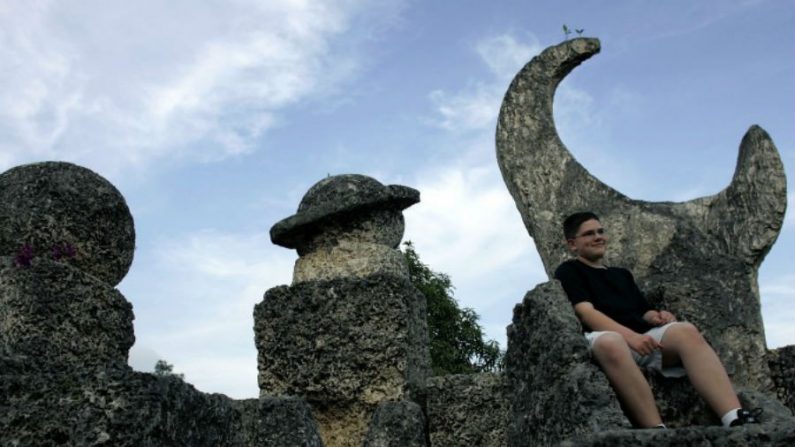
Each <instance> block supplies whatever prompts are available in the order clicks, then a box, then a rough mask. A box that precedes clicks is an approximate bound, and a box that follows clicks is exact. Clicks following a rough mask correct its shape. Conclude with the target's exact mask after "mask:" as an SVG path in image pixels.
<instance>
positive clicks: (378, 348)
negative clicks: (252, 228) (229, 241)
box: [254, 275, 429, 446]
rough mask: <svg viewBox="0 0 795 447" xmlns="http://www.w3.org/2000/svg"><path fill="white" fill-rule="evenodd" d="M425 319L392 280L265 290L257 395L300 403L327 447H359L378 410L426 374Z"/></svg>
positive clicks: (410, 293) (402, 282)
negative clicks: (296, 398)
mask: <svg viewBox="0 0 795 447" xmlns="http://www.w3.org/2000/svg"><path fill="white" fill-rule="evenodd" d="M425 313H426V309H425V297H424V296H423V295H422V294H421V293H420V292H419V291H417V290H416V289H415V288H414V287H413V286H412V285H411V283H410V282H409V281H408V280H407V279H405V278H401V277H397V276H394V275H371V276H367V277H365V278H354V279H342V278H338V279H335V280H330V281H309V282H302V283H299V284H296V285H294V286H290V287H287V286H282V287H275V288H273V289H270V290H269V291H268V292H267V293H266V294H265V297H264V299H263V300H262V302H261V303H259V304H257V306H256V308H255V311H254V321H255V326H254V332H255V334H256V335H255V337H256V344H257V349H258V351H259V360H258V365H259V385H260V390H261V393H262V394H264V395H271V394H272V395H293V396H300V397H302V398H304V399H306V401H307V402H308V403H309V404H310V405H311V406H312V408H313V411H314V413H315V417H316V418H317V419H318V423H319V424H320V430H321V432H322V433H323V439H324V441H325V442H326V444H327V445H330V446H331V445H360V444H361V442H362V436H363V435H364V433H365V431H366V429H367V424H368V423H369V421H370V418H371V417H372V413H373V411H375V408H376V406H377V405H378V404H379V403H380V402H382V401H385V400H401V399H409V398H412V397H413V395H412V392H413V391H416V388H417V387H418V386H420V385H421V384H422V383H423V382H424V380H425V377H426V376H427V375H428V374H429V354H428V348H427V346H428V339H427V337H428V335H427V323H426V321H425ZM357 439H358V442H356V440H357Z"/></svg>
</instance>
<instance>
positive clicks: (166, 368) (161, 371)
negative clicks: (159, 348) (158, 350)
mask: <svg viewBox="0 0 795 447" xmlns="http://www.w3.org/2000/svg"><path fill="white" fill-rule="evenodd" d="M155 375H156V376H160V377H166V376H174V377H179V378H180V379H185V374H182V373H175V372H174V365H172V364H171V363H168V362H167V361H165V360H158V361H157V363H155Z"/></svg>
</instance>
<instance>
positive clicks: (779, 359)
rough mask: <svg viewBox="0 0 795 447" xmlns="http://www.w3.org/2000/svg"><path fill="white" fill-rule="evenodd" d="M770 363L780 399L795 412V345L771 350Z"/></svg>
mask: <svg viewBox="0 0 795 447" xmlns="http://www.w3.org/2000/svg"><path fill="white" fill-rule="evenodd" d="M768 364H769V365H770V374H771V376H772V378H773V385H774V388H775V391H776V394H777V395H778V398H779V400H781V402H783V403H784V405H786V406H787V407H789V409H790V410H792V411H793V412H795V345H789V346H785V347H783V348H778V349H774V350H772V351H770V355H769V357H768Z"/></svg>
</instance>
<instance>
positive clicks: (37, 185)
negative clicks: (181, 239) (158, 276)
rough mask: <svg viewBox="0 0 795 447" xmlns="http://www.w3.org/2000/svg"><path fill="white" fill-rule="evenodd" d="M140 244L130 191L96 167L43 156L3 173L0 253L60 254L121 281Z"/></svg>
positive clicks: (65, 259) (100, 275)
mask: <svg viewBox="0 0 795 447" xmlns="http://www.w3.org/2000/svg"><path fill="white" fill-rule="evenodd" d="M134 249H135V228H134V225H133V218H132V215H131V214H130V210H129V208H128V207H127V203H126V202H125V200H124V197H123V196H122V195H121V193H119V191H118V190H117V189H116V188H115V187H114V186H113V185H112V184H111V183H110V182H108V181H107V180H105V179H104V178H102V177H101V176H100V175H98V174H96V173H94V172H93V171H91V170H89V169H86V168H84V167H81V166H77V165H73V164H71V163H65V162H42V163H34V164H29V165H23V166H18V167H15V168H12V169H9V170H8V171H6V172H4V173H2V174H0V255H5V256H17V255H18V254H20V253H21V252H23V251H28V252H29V254H30V255H32V256H35V257H38V258H47V259H55V258H57V259H60V260H62V261H63V262H68V263H70V264H71V265H73V266H75V267H76V268H78V269H80V270H83V271H85V272H87V273H90V274H92V275H94V276H96V277H97V278H99V279H101V280H102V281H105V282H107V283H108V284H110V285H111V286H115V285H116V284H118V283H119V282H121V280H122V278H124V275H126V274H127V271H128V270H129V268H130V264H132V259H133V251H134Z"/></svg>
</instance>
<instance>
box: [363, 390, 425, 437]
mask: <svg viewBox="0 0 795 447" xmlns="http://www.w3.org/2000/svg"><path fill="white" fill-rule="evenodd" d="M427 445H428V443H427V442H426V439H425V416H423V414H422V408H420V406H419V405H418V404H416V403H414V402H410V401H405V400H403V401H385V402H381V403H380V404H379V405H378V408H376V410H375V414H374V415H373V419H372V421H370V427H369V428H368V430H367V436H366V437H365V439H364V447H427Z"/></svg>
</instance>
